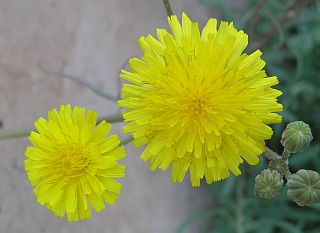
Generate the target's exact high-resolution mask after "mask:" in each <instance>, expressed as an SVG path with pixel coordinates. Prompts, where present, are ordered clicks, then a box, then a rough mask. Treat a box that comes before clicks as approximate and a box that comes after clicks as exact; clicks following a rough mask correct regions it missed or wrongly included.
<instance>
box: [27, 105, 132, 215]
mask: <svg viewBox="0 0 320 233" xmlns="http://www.w3.org/2000/svg"><path fill="white" fill-rule="evenodd" d="M96 122H97V113H96V112H95V111H91V110H88V111H87V112H86V113H85V109H84V108H80V107H74V109H73V110H72V109H71V107H70V105H62V106H61V107H60V111H57V110H56V109H53V110H51V111H49V113H48V121H46V120H45V119H43V118H39V119H38V120H37V121H36V122H35V127H36V129H37V131H38V133H37V132H31V134H30V137H29V138H30V141H31V143H32V145H33V146H32V147H28V148H27V150H26V153H25V155H26V157H27V158H28V159H27V160H25V163H24V165H25V170H26V172H27V175H28V178H29V180H30V183H31V185H32V186H35V189H34V194H35V195H36V197H37V201H38V202H39V203H40V204H41V205H44V204H45V205H46V206H47V208H48V209H49V210H51V211H52V212H53V213H54V214H55V215H57V216H59V217H63V216H64V214H65V213H66V214H67V217H68V220H69V221H78V218H79V216H80V219H88V218H90V216H91V211H90V205H91V207H92V208H93V209H94V210H95V211H97V212H100V211H101V210H103V209H104V208H105V203H104V202H107V203H108V204H110V205H113V204H114V203H115V202H116V200H117V199H118V194H119V193H120V190H121V184H120V183H119V182H117V181H116V180H114V178H119V177H123V176H124V175H125V167H124V166H122V165H119V164H118V162H117V160H119V159H122V158H124V157H125V156H126V153H125V150H124V147H122V146H119V144H120V141H119V139H118V136H117V135H111V136H108V137H107V134H108V132H109V131H110V129H111V125H110V123H107V122H106V121H102V122H101V123H100V124H99V125H98V126H96Z"/></svg>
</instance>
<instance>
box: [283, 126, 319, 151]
mask: <svg viewBox="0 0 320 233" xmlns="http://www.w3.org/2000/svg"><path fill="white" fill-rule="evenodd" d="M312 139H313V137H312V133H311V130H310V128H309V125H308V124H306V123H304V122H303V121H294V122H291V123H289V124H288V125H287V127H286V128H285V129H284V131H283V133H282V140H281V144H282V145H283V146H284V147H285V149H287V150H288V151H289V152H291V153H297V152H302V151H304V150H305V149H307V148H308V146H309V144H310V142H311V141H312Z"/></svg>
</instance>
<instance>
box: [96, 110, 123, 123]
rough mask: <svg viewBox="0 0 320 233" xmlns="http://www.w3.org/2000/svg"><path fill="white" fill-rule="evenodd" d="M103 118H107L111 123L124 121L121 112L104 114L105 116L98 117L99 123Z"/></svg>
mask: <svg viewBox="0 0 320 233" xmlns="http://www.w3.org/2000/svg"><path fill="white" fill-rule="evenodd" d="M103 120H105V121H107V122H109V123H118V122H122V121H123V117H122V115H121V114H120V113H116V114H113V115H109V116H104V117H101V118H98V120H97V124H99V123H100V122H101V121H103Z"/></svg>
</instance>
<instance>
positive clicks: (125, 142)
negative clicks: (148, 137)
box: [120, 136, 133, 146]
mask: <svg viewBox="0 0 320 233" xmlns="http://www.w3.org/2000/svg"><path fill="white" fill-rule="evenodd" d="M132 141H133V137H132V136H129V137H127V138H125V139H123V140H121V143H120V145H121V146H125V145H127V144H128V143H130V142H132Z"/></svg>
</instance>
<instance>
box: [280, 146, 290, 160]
mask: <svg viewBox="0 0 320 233" xmlns="http://www.w3.org/2000/svg"><path fill="white" fill-rule="evenodd" d="M289 156H290V152H289V151H288V150H287V149H286V148H284V150H283V152H282V160H283V161H287V160H288V159H289Z"/></svg>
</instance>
